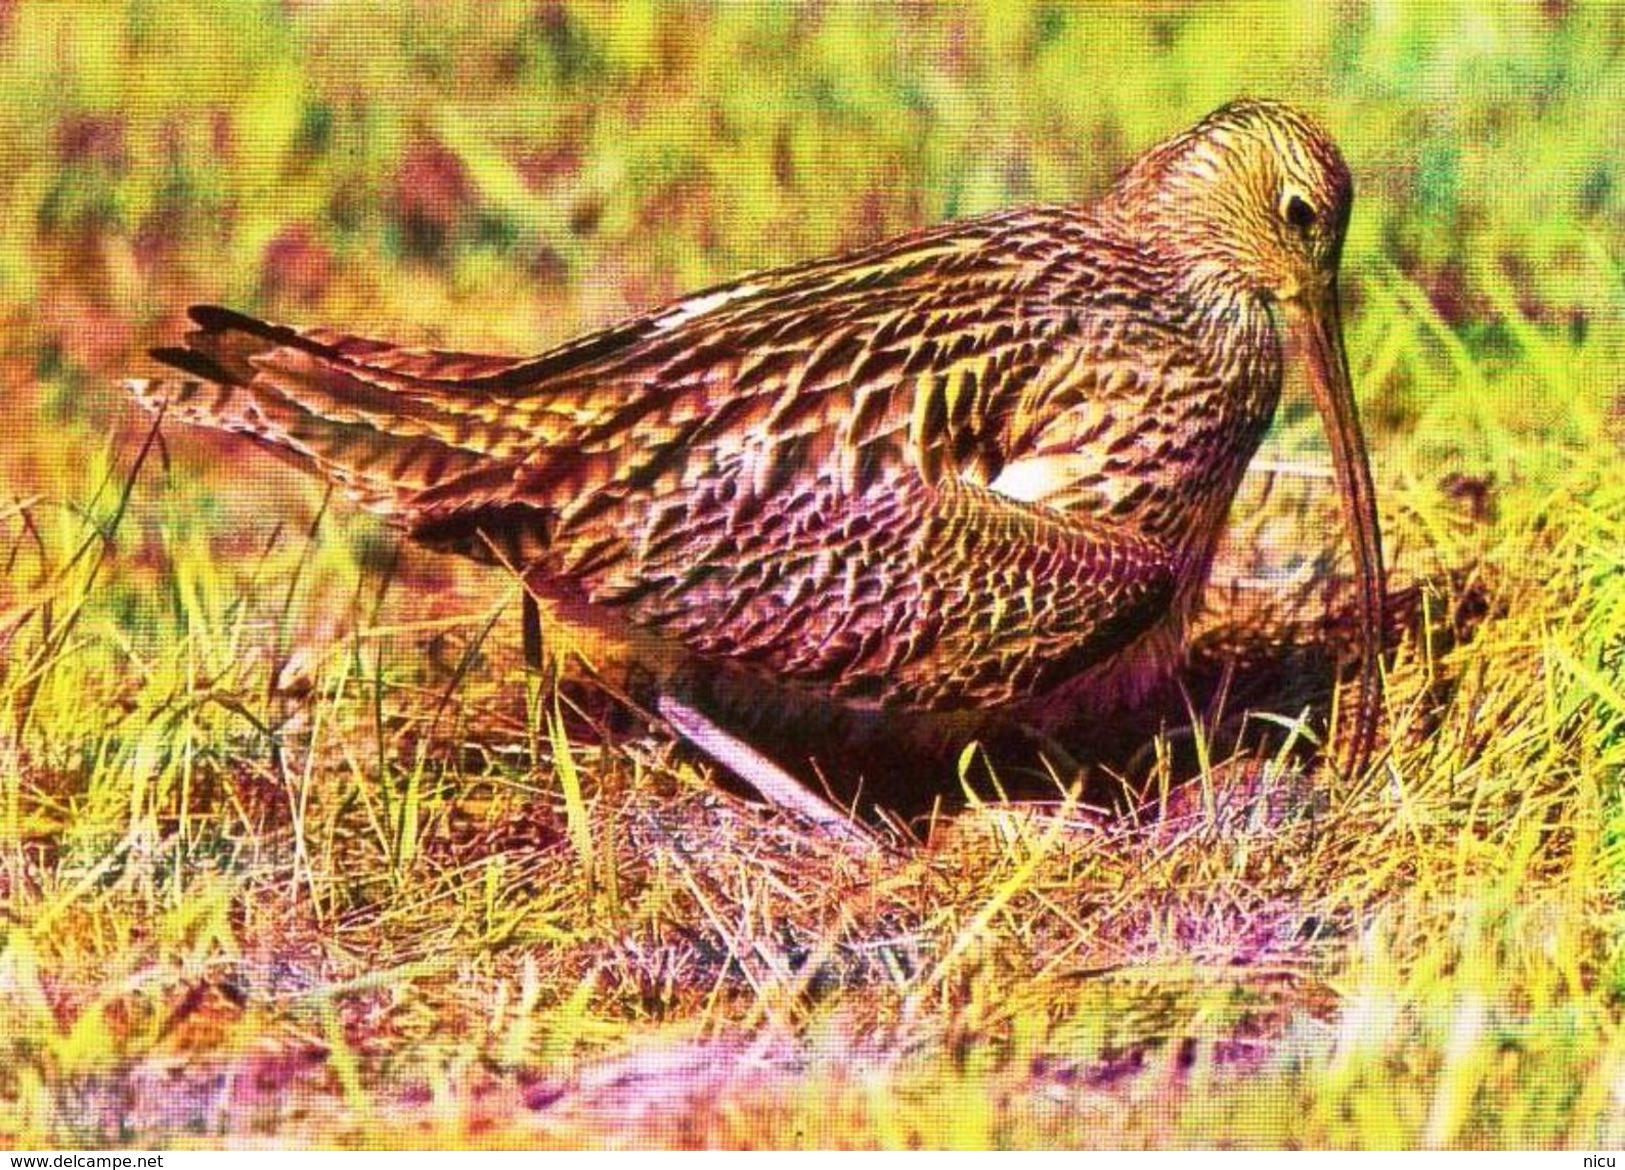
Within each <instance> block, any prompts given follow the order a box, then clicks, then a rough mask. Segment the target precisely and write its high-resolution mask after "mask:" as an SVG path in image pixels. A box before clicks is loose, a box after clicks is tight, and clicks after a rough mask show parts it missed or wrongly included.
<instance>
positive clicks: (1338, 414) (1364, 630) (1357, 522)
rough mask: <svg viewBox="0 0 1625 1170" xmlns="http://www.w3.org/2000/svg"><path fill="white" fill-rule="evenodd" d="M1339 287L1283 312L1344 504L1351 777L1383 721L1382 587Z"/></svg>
mask: <svg viewBox="0 0 1625 1170" xmlns="http://www.w3.org/2000/svg"><path fill="white" fill-rule="evenodd" d="M1342 320H1343V319H1342V316H1341V314H1340V313H1339V310H1338V301H1337V286H1336V284H1329V285H1328V286H1327V287H1326V290H1325V291H1324V292H1323V293H1321V294H1320V295H1319V296H1315V295H1313V294H1310V295H1308V296H1305V297H1304V298H1303V299H1302V300H1301V301H1299V302H1298V303H1297V304H1295V305H1293V306H1290V307H1289V308H1288V321H1289V323H1290V326H1291V328H1292V330H1293V332H1294V333H1295V334H1296V340H1297V341H1298V342H1299V344H1300V346H1301V349H1302V352H1303V353H1304V355H1305V357H1306V358H1307V360H1308V363H1309V389H1310V393H1311V394H1313V396H1314V399H1315V406H1316V407H1317V408H1318V409H1319V411H1320V414H1321V418H1322V419H1323V420H1324V421H1325V424H1326V436H1327V439H1328V440H1329V441H1330V443H1331V448H1332V469H1333V472H1334V474H1335V475H1336V477H1337V490H1338V493H1339V494H1340V495H1341V496H1342V499H1343V520H1344V523H1345V525H1346V526H1347V528H1348V533H1349V542H1350V543H1351V544H1352V545H1353V547H1354V566H1355V570H1356V572H1357V573H1358V575H1359V589H1360V691H1359V698H1358V703H1359V706H1358V707H1357V709H1356V710H1355V712H1354V715H1355V718H1354V722H1353V723H1352V725H1351V735H1350V738H1349V740H1348V741H1347V743H1346V744H1345V745H1344V748H1343V751H1342V752H1341V753H1339V754H1340V756H1341V758H1342V761H1343V765H1344V767H1345V768H1346V769H1347V771H1348V774H1349V775H1354V774H1355V773H1358V772H1360V771H1362V770H1364V768H1365V766H1366V765H1367V764H1368V763H1369V762H1370V760H1371V752H1372V749H1373V748H1374V747H1375V746H1376V741H1377V725H1378V722H1379V720H1380V718H1381V715H1382V650H1383V627H1384V624H1385V619H1384V613H1383V607H1384V603H1385V599H1386V597H1387V582H1386V580H1385V570H1384V568H1383V563H1382V531H1381V529H1380V527H1379V526H1378V521H1377V495H1376V491H1375V489H1374V488H1373V486H1372V483H1371V462H1370V459H1369V458H1368V457H1367V455H1366V449H1365V436H1364V435H1363V434H1362V433H1361V431H1360V418H1359V415H1358V414H1357V413H1356V412H1355V408H1354V383H1353V380H1352V379H1351V378H1350V377H1349V363H1348V354H1347V353H1346V352H1345V351H1344V349H1343V324H1342Z"/></svg>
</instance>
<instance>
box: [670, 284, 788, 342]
mask: <svg viewBox="0 0 1625 1170" xmlns="http://www.w3.org/2000/svg"><path fill="white" fill-rule="evenodd" d="M761 291H762V286H761V285H759V284H741V285H736V286H735V287H733V288H724V289H718V290H717V291H716V292H713V293H706V294H705V295H704V296H699V297H690V298H689V299H688V300H686V301H680V302H678V303H677V304H676V305H675V306H673V307H672V310H671V311H670V312H669V313H664V314H662V315H661V316H659V317H656V318H655V320H654V327H655V329H657V330H658V331H660V332H662V333H664V332H666V331H668V330H671V329H676V328H678V327H679V326H682V325H687V324H688V323H689V322H690V321H692V320H694V318H696V317H703V316H705V315H706V314H707V313H711V312H715V311H716V310H717V309H720V308H722V306H723V305H726V304H729V303H730V302H732V301H737V300H741V299H743V298H744V297H750V296H755V295H756V294H757V293H759V292H761Z"/></svg>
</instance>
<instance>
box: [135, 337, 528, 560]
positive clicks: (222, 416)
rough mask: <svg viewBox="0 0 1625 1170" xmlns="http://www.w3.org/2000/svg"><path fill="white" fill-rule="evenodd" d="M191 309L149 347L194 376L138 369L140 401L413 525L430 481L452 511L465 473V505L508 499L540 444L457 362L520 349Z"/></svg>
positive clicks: (477, 361) (476, 365) (481, 363)
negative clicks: (469, 350)
mask: <svg viewBox="0 0 1625 1170" xmlns="http://www.w3.org/2000/svg"><path fill="white" fill-rule="evenodd" d="M190 315H191V317H192V320H193V321H194V322H195V323H196V325H197V326H198V328H196V329H194V330H192V331H191V332H189V333H188V334H187V335H186V345H185V347H184V348H162V349H155V350H153V351H152V356H153V357H154V358H155V359H157V360H158V361H160V362H163V363H164V364H165V365H168V366H171V367H174V368H175V369H177V370H180V371H181V372H182V373H184V374H186V375H190V377H185V378H158V379H132V380H131V381H130V382H129V383H128V388H129V390H130V391H131V393H132V394H134V396H135V397H136V399H137V400H138V401H139V402H141V404H142V405H144V406H145V407H147V408H148V409H149V410H153V411H157V410H160V409H162V410H164V411H165V412H166V415H167V417H169V418H179V419H181V420H183V421H185V422H189V423H194V424H197V425H200V426H205V427H210V428H214V429H217V430H224V431H229V432H233V433H236V434H242V435H246V436H248V437H249V438H251V439H253V440H255V441H256V442H258V443H259V444H260V445H261V446H264V447H266V448H269V449H270V450H272V451H273V452H275V453H277V454H279V455H280V456H282V457H283V458H286V459H289V460H291V461H292V462H294V463H295V464H297V465H300V466H303V467H306V468H308V469H310V470H313V471H316V472H318V473H320V474H321V475H323V476H324V477H325V478H327V479H329V480H332V481H334V482H336V483H338V484H340V485H341V486H343V487H344V488H346V489H347V490H348V491H349V492H350V493H351V494H352V495H354V496H355V497H356V498H357V499H358V501H359V502H360V503H362V504H363V505H364V506H366V507H368V508H370V509H372V510H374V511H378V512H382V513H385V514H387V515H390V516H392V517H393V518H395V519H396V521H397V522H399V523H401V524H403V525H404V526H406V527H407V528H409V529H410V528H412V527H413V526H414V524H415V521H416V519H417V517H416V513H417V511H418V510H419V508H418V507H417V505H416V503H415V501H416V500H417V499H418V497H419V496H421V495H422V494H423V493H425V492H428V491H431V490H432V491H435V493H436V497H437V499H438V500H440V501H442V503H441V504H439V505H438V506H437V509H436V510H437V511H439V512H441V513H442V514H443V512H444V504H443V501H444V500H445V499H446V498H447V497H448V496H450V497H452V498H458V497H459V496H460V495H462V493H460V492H459V491H458V487H459V484H466V485H467V487H468V489H469V491H468V493H467V495H466V497H464V498H462V499H461V500H460V510H462V511H465V512H467V513H468V514H471V515H472V514H475V513H478V512H479V511H480V510H481V509H483V508H486V507H488V506H495V505H499V504H506V503H507V501H506V500H505V499H504V498H503V497H504V495H505V485H506V484H510V483H511V481H512V478H513V474H514V472H513V462H514V461H515V460H516V459H517V458H519V457H522V456H523V455H524V454H527V453H529V452H530V451H532V450H534V449H535V448H536V447H537V446H538V445H539V440H538V437H537V435H536V433H535V432H534V431H533V430H531V429H530V428H529V427H528V426H526V425H516V424H515V420H514V419H513V418H512V414H513V411H512V405H511V403H509V404H502V405H501V406H500V407H499V406H498V404H494V403H492V402H490V401H489V399H487V398H486V396H484V395H482V394H479V393H470V392H468V391H467V390H466V389H464V388H463V387H462V386H461V385H460V384H459V381H458V378H457V377H455V376H453V375H454V374H457V373H465V374H466V373H467V372H468V371H471V370H478V369H485V370H487V371H491V370H497V371H500V370H503V369H508V368H511V367H513V366H514V365H516V364H517V362H516V360H515V359H509V358H484V357H480V356H478V355H469V354H445V355H437V354H431V353H425V352H423V351H406V350H400V349H398V348H396V347H393V346H389V345H387V344H385V343H382V342H376V341H370V340H367V339H365V338H358V337H351V336H348V335H341V334H335V333H330V332H326V331H323V332H311V333H302V332H300V331H298V330H295V329H292V328H290V327H288V326H286V325H275V324H270V323H267V322H264V321H258V320H256V319H254V318H252V317H248V316H245V315H243V314H241V313H237V312H234V311H232V310H229V309H222V308H217V307H214V306H198V307H195V308H193V309H192V310H191V311H190ZM431 373H432V374H434V375H435V376H433V377H431V376H429V375H430V374H431ZM505 464H506V465H507V466H506V467H505V466H504V465H505Z"/></svg>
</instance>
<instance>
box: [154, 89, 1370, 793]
mask: <svg viewBox="0 0 1625 1170" xmlns="http://www.w3.org/2000/svg"><path fill="white" fill-rule="evenodd" d="M1352 193H1353V190H1352V183H1351V179H1350V174H1349V170H1348V167H1347V166H1346V165H1345V163H1344V161H1343V158H1342V156H1341V154H1340V153H1339V151H1338V149H1337V147H1336V146H1335V144H1334V143H1333V141H1332V139H1331V138H1330V137H1329V136H1328V135H1327V133H1326V132H1325V131H1324V130H1323V129H1321V128H1320V127H1319V126H1318V125H1316V124H1315V123H1314V122H1313V121H1311V120H1310V119H1309V118H1307V117H1305V116H1304V115H1302V114H1300V113H1298V112H1296V111H1294V110H1293V109H1291V108H1289V107H1287V106H1285V105H1281V104H1278V103H1273V102H1265V101H1240V102H1235V103H1232V104H1230V105H1227V106H1225V107H1223V108H1222V109H1219V110H1217V111H1216V112H1214V113H1213V114H1211V115H1209V116H1208V117H1207V118H1205V119H1204V120H1202V121H1201V122H1200V123H1198V124H1197V125H1196V126H1194V127H1193V128H1191V129H1189V130H1187V131H1185V132H1183V133H1180V134H1178V135H1176V136H1174V137H1172V138H1170V139H1168V140H1167V141H1165V142H1162V143H1160V144H1159V145H1157V146H1154V147H1153V148H1151V149H1150V150H1148V151H1147V152H1146V153H1145V154H1143V155H1142V156H1140V157H1139V158H1138V159H1137V160H1136V161H1135V162H1134V163H1133V164H1132V165H1131V166H1129V168H1128V169H1127V170H1126V171H1125V172H1124V173H1123V174H1122V175H1121V177H1120V178H1119V179H1118V180H1117V182H1116V183H1115V184H1114V185H1113V186H1112V187H1111V188H1110V189H1109V190H1108V191H1107V192H1106V193H1105V194H1104V195H1103V196H1102V197H1101V198H1100V199H1098V200H1097V201H1095V202H1094V203H1092V204H1089V205H1064V206H1040V207H1028V208H1023V209H1019V210H1012V211H1001V212H998V213H996V214H992V215H986V216H983V217H981V218H977V219H970V220H964V221H960V222H953V223H948V224H945V225H943V226H939V227H935V228H932V229H929V230H925V231H920V232H916V233H914V234H911V235H907V236H903V237H901V238H898V239H893V240H888V241H886V242H883V243H880V244H876V245H874V246H871V247H866V248H863V249H861V250H858V251H854V252H849V253H846V254H844V255H840V256H836V257H833V258H830V259H821V260H815V261H812V262H810V263H803V264H798V265H795V266H792V267H788V268H781V269H777V270H774V271H770V272H759V273H755V274H751V275H747V276H744V277H742V278H740V279H738V280H735V281H733V282H731V283H728V284H724V285H720V286H718V287H716V288H712V289H709V290H706V291H704V292H700V293H698V294H696V295H693V296H690V297H687V298H685V299H682V300H678V301H675V302H672V303H670V304H666V305H663V306H661V307H659V308H656V309H654V310H653V311H651V312H647V313H645V314H643V315H641V316H638V317H634V318H632V319H630V320H626V321H623V322H621V323H619V324H616V325H613V326H611V327H609V328H607V329H604V330H602V331H600V332H596V333H592V334H589V335H587V336H584V337H581V338H579V339H577V340H573V341H570V342H567V343H565V344H563V345H560V346H558V347H557V348H554V349H551V350H548V351H546V352H544V353H541V354H539V355H537V356H529V357H491V356H482V355H473V354H462V353H450V352H440V351H428V350H421V349H410V348H403V347H400V346H396V345H391V344H388V343H384V342H379V341H371V340H366V339H362V338H358V337H353V336H348V335H345V334H342V333H338V332H334V331H331V330H326V329H310V330H300V329H294V328H290V327H287V326H283V325H273V324H267V323H264V322H261V321H258V320H255V319H253V318H250V317H247V316H244V315H242V314H239V313H236V312H233V311H230V310H227V309H222V308H215V307H197V308H194V309H192V310H191V317H192V320H193V321H194V322H195V324H196V328H195V330H193V331H192V332H190V333H188V334H187V336H186V338H185V346H184V347H179V348H165V349H158V350H154V351H153V353H154V356H155V357H156V358H157V359H158V360H159V361H161V362H163V363H166V364H167V365H169V366H172V367H175V368H176V369H177V370H179V371H180V372H181V374H182V375H183V376H180V377H167V378H162V379H151V380H149V379H143V380H133V381H132V382H131V383H130V387H131V389H132V390H133V392H134V393H135V394H136V396H137V397H138V398H139V399H140V400H141V401H142V402H143V403H144V404H145V405H147V406H148V407H149V408H152V409H155V410H156V409H163V410H165V411H167V416H168V417H169V418H171V419H174V418H180V419H184V420H186V421H188V422H192V423H196V424H200V425H203V426H208V427H214V428H218V429H222V430H226V431H232V432H236V433H240V434H244V435H247V436H248V437H249V438H251V439H253V440H255V441H256V442H257V443H259V444H261V445H262V446H265V447H268V448H270V449H271V450H273V451H274V452H276V453H278V454H280V455H282V456H284V457H287V458H291V459H292V460H293V461H294V462H296V463H297V464H299V465H300V466H302V467H305V468H307V469H309V470H312V471H315V472H316V473H318V474H320V475H322V476H325V477H327V478H328V479H330V480H332V481H335V482H337V483H338V484H340V485H342V486H343V487H344V488H346V489H348V491H349V492H350V494H351V495H353V496H354V497H356V498H357V499H358V500H359V501H360V503H362V504H363V505H365V506H366V507H369V508H371V509H373V510H374V511H377V512H380V513H382V514H384V515H385V516H387V517H388V518H389V519H390V520H391V521H392V522H393V523H394V524H396V525H398V526H399V527H400V528H402V529H404V530H405V532H406V533H407V534H408V535H409V536H410V537H411V538H412V539H414V540H416V541H417V542H419V543H421V544H423V545H427V546H429V547H430V548H434V549H441V550H448V551H452V552H458V553H462V554H466V555H468V556H472V557H475V558H478V559H481V560H485V561H490V562H494V563H504V564H507V565H510V566H512V567H513V568H514V569H516V570H517V571H518V572H519V573H520V574H521V576H522V579H523V581H524V585H525V587H526V589H527V591H528V593H529V594H530V595H531V596H532V597H533V598H535V599H538V600H539V601H540V602H541V603H543V604H544V605H545V606H546V607H547V608H548V609H549V610H550V612H552V613H553V614H554V617H555V620H560V621H564V622H565V623H567V624H573V625H576V626H579V627H582V628H585V629H587V630H589V631H591V633H592V635H593V637H595V638H599V639H604V640H609V641H618V642H619V643H620V644H624V645H630V646H634V647H638V648H639V649H638V651H637V653H641V654H643V655H645V656H647V657H650V658H652V659H656V660H658V661H659V662H660V663H663V664H665V665H663V666H661V667H660V670H659V672H658V673H659V679H660V683H659V684H658V685H659V686H660V689H661V694H660V699H659V710H660V711H661V713H662V714H663V716H664V717H665V718H666V720H667V721H668V722H669V723H670V724H671V725H672V726H673V728H674V729H675V730H676V731H677V732H678V733H679V734H680V735H682V736H683V737H684V738H687V739H689V740H690V741H692V742H694V743H695V744H696V745H697V746H699V747H700V748H701V749H702V750H704V751H706V752H707V753H709V754H710V755H712V756H713V757H714V758H716V759H717V760H719V761H720V762H722V763H723V764H724V765H726V766H727V767H729V768H730V769H732V770H734V771H736V772H738V773H740V774H741V777H742V778H743V779H745V780H747V781H749V782H751V783H752V784H754V785H756V786H757V787H758V788H760V789H763V790H764V792H765V793H766V794H767V795H769V796H771V797H773V798H774V799H780V800H787V801H788V802H790V803H792V804H795V805H797V807H800V808H802V809H803V811H807V812H809V813H810V814H811V815H813V816H814V817H815V818H816V819H819V820H821V821H822V822H823V823H825V824H830V825H838V824H839V823H840V822H841V818H840V816H839V815H838V814H836V813H834V812H833V811H832V810H822V809H821V808H820V807H819V806H818V804H817V802H816V801H815V800H813V798H810V797H808V798H806V799H805V800H804V799H802V798H801V797H799V796H797V795H796V794H795V792H794V791H793V790H792V789H793V785H791V787H789V788H787V785H790V783H791V782H789V781H788V778H787V777H785V776H784V775H783V773H782V772H780V771H779V770H778V769H777V767H776V765H774V764H773V763H772V762H771V761H770V760H769V759H768V758H767V757H766V756H764V755H763V754H762V753H761V752H759V751H758V750H756V748H754V747H752V746H751V745H749V744H747V743H746V742H745V741H744V740H743V739H742V738H741V737H740V736H738V735H735V734H733V733H731V732H729V731H727V730H724V728H723V727H722V726H721V725H720V724H719V722H718V720H717V719H716V718H714V717H712V716H710V715H707V714H706V713H705V712H704V711H703V710H702V709H701V707H702V704H701V703H700V702H699V701H698V700H697V698H696V692H695V691H694V690H693V688H692V687H691V686H690V685H689V684H690V683H692V682H693V680H695V679H698V678H701V677H705V676H708V675H723V676H727V677H729V678H737V679H743V680H745V682H746V685H748V686H754V687H757V688H759V689H761V690H763V691H764V693H765V692H769V691H770V692H772V693H774V694H776V695H779V696H781V697H782V696H789V697H790V699H791V701H792V702H794V701H795V696H797V695H801V696H806V697H808V698H816V699H817V700H818V701H820V702H827V703H831V704H834V705H836V706H837V707H840V708H855V709H864V710H874V711H879V712H899V713H911V714H913V715H924V716H935V715H941V716H945V717H953V716H957V715H967V714H968V715H971V716H973V717H980V716H994V715H996V716H998V717H1002V718H1009V719H1011V720H1015V721H1030V722H1032V723H1033V724H1035V725H1037V726H1042V725H1043V724H1044V723H1045V722H1046V721H1047V720H1053V719H1054V718H1055V716H1056V714H1057V713H1059V712H1078V711H1082V712H1086V713H1093V714H1094V715H1095V716H1097V717H1098V718H1101V719H1109V718H1111V717H1112V715H1113V713H1114V712H1119V711H1122V710H1124V709H1126V708H1129V707H1132V706H1133V705H1134V704H1136V703H1139V702H1142V701H1144V698H1145V696H1146V695H1148V694H1150V693H1152V692H1153V691H1155V690H1156V689H1157V688H1158V687H1159V686H1162V685H1164V684H1165V683H1167V682H1168V681H1169V680H1170V679H1172V678H1174V677H1176V676H1177V672H1178V670H1179V667H1180V663H1181V658H1182V650H1183V644H1184V634H1185V630H1186V627H1187V623H1188V621H1189V620H1190V618H1191V616H1192V613H1193V610H1194V608H1195V606H1196V604H1197V602H1198V600H1199V598H1200V595H1201V591H1202V588H1203V585H1204V582H1205V580H1206V578H1207V575H1208V572H1209V568H1210V566H1211V563H1212V558H1213V554H1214V550H1215V546H1216V544H1217V541H1218V538H1219V536H1220V533H1221V529H1222V528H1223V526H1224V523H1225V518H1226V514H1227V513H1228V511H1229V508H1230V505H1231V501H1232V499H1233V498H1234V496H1235V494H1236V491H1237V488H1238V486H1239V484H1240V481H1241V477H1242V475H1243V472H1244V471H1245V469H1246V467H1247V464H1248V461H1249V460H1250V458H1251V457H1252V455H1253V454H1254V452H1255V451H1256V450H1257V448H1258V445H1259V443H1260V441H1261V440H1262V438H1263V436H1264V433H1265V430H1266V429H1267V427H1268V426H1269V423H1270V419H1271V417H1272V415H1273V414H1274V412H1275V409H1276V404H1277V401H1278V399H1279V397H1280V393H1281V386H1282V378H1283V369H1284V365H1285V358H1284V356H1283V355H1284V354H1301V355H1302V357H1303V360H1304V362H1305V363H1306V366H1307V373H1308V375H1309V377H1308V382H1309V385H1310V387H1311V390H1312V393H1313V396H1314V400H1315V403H1316V405H1317V407H1318V409H1319V411H1320V413H1321V415H1322V417H1323V419H1324V422H1325V426H1326V430H1327V433H1328V436H1329V441H1330V446H1331V451H1332V455H1333V460H1334V470H1335V476H1336V482H1337V486H1338V489H1339V491H1340V493H1341V498H1342V503H1343V509H1344V514H1345V519H1346V524H1347V528H1348V532H1349V536H1350V540H1351V542H1352V546H1353V552H1354V559H1355V564H1356V567H1357V571H1358V575H1359V581H1360V588H1359V600H1360V622H1361V628H1362V637H1363V646H1362V657H1361V661H1360V664H1359V679H1358V694H1357V698H1356V699H1355V702H1354V705H1353V709H1354V716H1355V717H1354V718H1353V719H1352V721H1351V722H1350V725H1349V727H1348V728H1347V730H1346V731H1344V732H1342V733H1341V734H1342V735H1343V741H1342V745H1341V756H1342V759H1343V761H1344V763H1345V765H1346V766H1347V767H1348V768H1350V769H1359V768H1361V767H1363V766H1364V765H1365V764H1366V763H1368V762H1369V759H1370V755H1371V752H1372V749H1373V745H1374V742H1375V737H1376V730H1377V722H1378V716H1379V710H1380V703H1381V673H1380V672H1381V662H1380V644H1379V632H1380V630H1381V626H1382V618H1383V597H1384V594H1383V590H1384V582H1383V563H1382V551H1381V543H1380V533H1379V529H1378V522H1377V513H1376V505H1375V498H1374V494H1373V487H1372V480H1371V473H1370V469H1369V465H1368V459H1367V454H1366V450H1365V444H1364V440H1363V438H1362V435H1361V431H1360V425H1359V421H1358V417H1357V415H1356V411H1355V404H1354V396H1353V389H1352V385H1351V381H1350V377H1349V372H1348V363H1347V359H1346V356H1345V353H1344V348H1343V341H1342V334H1341V324H1340V319H1339V311H1338V294H1337V272H1338V260H1339V254H1340V251H1341V248H1342V243H1343V236H1344V231H1345V228H1346V226H1347V223H1348V218H1349V212H1350V207H1351V200H1352Z"/></svg>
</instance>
